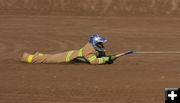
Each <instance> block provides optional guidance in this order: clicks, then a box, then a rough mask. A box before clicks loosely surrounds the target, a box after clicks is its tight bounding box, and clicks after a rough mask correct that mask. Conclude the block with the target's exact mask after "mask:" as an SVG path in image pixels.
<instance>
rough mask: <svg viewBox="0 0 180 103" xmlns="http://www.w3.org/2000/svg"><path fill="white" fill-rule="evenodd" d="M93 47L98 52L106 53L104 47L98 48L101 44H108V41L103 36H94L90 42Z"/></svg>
mask: <svg viewBox="0 0 180 103" xmlns="http://www.w3.org/2000/svg"><path fill="white" fill-rule="evenodd" d="M89 42H90V43H91V45H92V46H93V47H94V49H96V50H97V51H99V52H104V51H105V49H104V46H103V45H102V47H100V46H98V44H99V43H105V42H107V40H106V39H105V38H104V37H102V36H101V35H97V34H96V35H92V36H91V37H90V41H89Z"/></svg>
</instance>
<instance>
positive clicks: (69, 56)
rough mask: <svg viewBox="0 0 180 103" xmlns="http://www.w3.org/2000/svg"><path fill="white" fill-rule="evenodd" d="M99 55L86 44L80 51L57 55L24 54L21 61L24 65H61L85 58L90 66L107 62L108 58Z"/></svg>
mask: <svg viewBox="0 0 180 103" xmlns="http://www.w3.org/2000/svg"><path fill="white" fill-rule="evenodd" d="M99 54H100V53H99V52H98V51H96V50H95V49H94V48H93V46H92V45H91V44H90V43H87V44H86V45H85V46H84V47H83V48H81V49H80V50H71V51H68V52H62V53H57V54H42V53H38V52H37V53H35V54H28V53H24V54H23V56H22V58H21V61H22V62H26V63H63V62H71V61H73V60H74V59H76V58H79V57H81V58H85V59H86V61H87V62H88V63H90V64H105V63H106V62H108V61H109V57H107V56H105V57H98V56H99Z"/></svg>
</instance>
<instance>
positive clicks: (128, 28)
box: [0, 16, 180, 103]
mask: <svg viewBox="0 0 180 103" xmlns="http://www.w3.org/2000/svg"><path fill="white" fill-rule="evenodd" d="M0 22H1V24H0V37H1V38H0V53H1V58H0V102H1V103H75V102H76V103H77V102H83V103H84V102H87V103H92V102H102V103H132V102H133V103H162V102H164V88H165V87H180V81H179V79H180V73H179V71H180V70H179V61H180V55H178V54H133V55H129V56H124V57H121V58H119V59H118V60H117V61H116V62H115V64H113V65H88V64H35V65H32V64H23V63H20V62H19V58H20V56H21V55H22V53H23V52H24V51H28V52H31V53H32V52H33V51H34V50H38V51H40V52H42V53H56V52H62V51H66V50H70V49H78V48H80V47H82V46H83V45H84V44H85V43H86V42H87V41H88V37H89V36H90V35H91V34H92V33H101V34H103V35H104V36H105V37H106V38H107V39H108V40H109V41H108V43H107V44H106V47H107V50H108V53H109V54H115V53H119V52H123V51H127V50H137V51H140V50H162V51H168V50H180V47H179V41H180V35H179V33H180V31H179V27H180V25H179V24H180V21H179V19H176V18H171V19H170V18H115V17H114V18H102V17H58V16H0Z"/></svg>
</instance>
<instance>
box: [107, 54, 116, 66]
mask: <svg viewBox="0 0 180 103" xmlns="http://www.w3.org/2000/svg"><path fill="white" fill-rule="evenodd" d="M108 58H109V59H108V61H106V64H112V63H113V62H114V60H116V59H117V57H116V56H114V55H113V56H108Z"/></svg>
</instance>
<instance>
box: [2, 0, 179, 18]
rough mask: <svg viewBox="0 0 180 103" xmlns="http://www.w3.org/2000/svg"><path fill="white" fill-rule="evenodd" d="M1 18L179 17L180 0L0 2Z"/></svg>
mask: <svg viewBox="0 0 180 103" xmlns="http://www.w3.org/2000/svg"><path fill="white" fill-rule="evenodd" d="M0 14H1V15H2V14H28V15H47V14H51V15H61V16H62V15H69V16H75V15H76V16H138V17H142V16H151V17H153V16H158V17H159V16H161V17H162V16H171V17H177V16H178V17H179V16H180V0H0Z"/></svg>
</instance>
